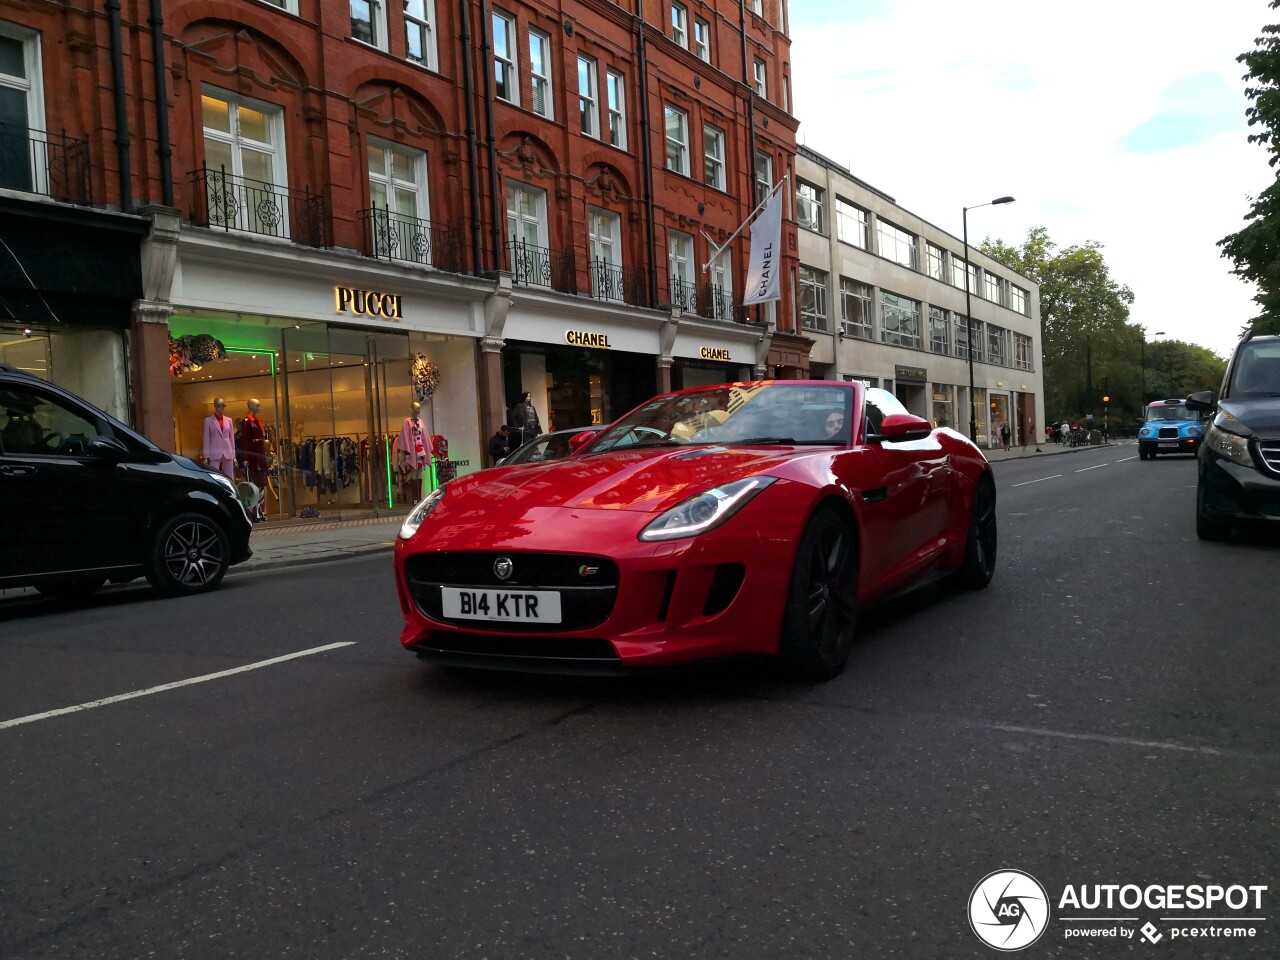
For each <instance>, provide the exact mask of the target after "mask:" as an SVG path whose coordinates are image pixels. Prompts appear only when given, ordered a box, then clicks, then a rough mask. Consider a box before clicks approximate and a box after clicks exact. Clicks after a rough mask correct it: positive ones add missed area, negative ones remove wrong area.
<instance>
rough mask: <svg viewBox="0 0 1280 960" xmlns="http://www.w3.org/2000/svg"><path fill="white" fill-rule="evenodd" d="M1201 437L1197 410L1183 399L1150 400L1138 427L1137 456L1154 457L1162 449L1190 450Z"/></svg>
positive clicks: (1202, 434) (1198, 445)
mask: <svg viewBox="0 0 1280 960" xmlns="http://www.w3.org/2000/svg"><path fill="white" fill-rule="evenodd" d="M1203 439H1204V424H1203V423H1202V422H1201V417H1200V413H1199V412H1198V411H1196V410H1194V409H1192V408H1191V407H1190V406H1189V405H1188V404H1187V403H1186V402H1185V401H1183V400H1152V401H1151V402H1150V403H1149V404H1147V409H1146V412H1145V414H1144V415H1143V421H1142V426H1141V427H1139V428H1138V457H1139V458H1140V459H1142V460H1154V459H1155V458H1156V457H1157V456H1159V455H1160V454H1162V453H1192V454H1194V453H1195V452H1196V451H1197V450H1199V449H1200V443H1201V441H1202V440H1203Z"/></svg>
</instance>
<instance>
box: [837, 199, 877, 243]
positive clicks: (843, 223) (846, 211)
mask: <svg viewBox="0 0 1280 960" xmlns="http://www.w3.org/2000/svg"><path fill="white" fill-rule="evenodd" d="M846 227H851V228H853V229H856V230H857V231H858V233H859V234H860V239H859V240H851V239H850V238H849V237H848V236H847V231H846ZM836 239H837V240H839V241H840V242H841V243H847V244H849V246H851V247H857V248H858V249H859V250H868V251H869V250H870V249H871V213H870V211H868V210H865V209H863V208H862V207H860V206H858V205H857V204H856V203H853V202H851V201H849V200H846V199H845V198H844V197H842V196H840V195H839V194H836Z"/></svg>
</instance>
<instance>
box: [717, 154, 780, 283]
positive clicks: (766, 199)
mask: <svg viewBox="0 0 1280 960" xmlns="http://www.w3.org/2000/svg"><path fill="white" fill-rule="evenodd" d="M790 179H791V174H789V173H786V174H783V176H782V179H781V180H779V181H778V182H777V183H775V184H774V185H773V188H772V189H771V190H770V191H769V192H768V193H767V194H765V197H764V199H763V200H761V201H760V202H759V203H757V204H756V208H755V209H754V210H752V211H751V212H750V213H749V214H747V219H745V220H743V221H742V223H741V224H739V226H738V229H737V230H735V231H733V234H732V235H731V236H730V237H729V239H728V240H726V241H725V242H724V243H722V244H720V245H719V246H716V242H715V241H714V240H712V239H711V237H710V235H709V234H708V233H707V231H705V230H703V231H702V235H703V236H704V237H706V238H707V242H708V243H709V244H711V246H712V248H713V249H712V251H711V258H710V259H709V260H707V262H706V263H704V264H703V265H702V272H703V273H706V272H707V269H708V268H709V267H710V266H711V263H712V261H714V260H715V258H716V257H718V256H720V254H721V253H723V252H724V251H725V249H727V248H728V246H729V244H731V243H733V241H734V240H736V239H737V238H738V234H740V233H742V231H743V230H745V229H747V225H748V224H750V223H751V221H752V220H754V219H755V218H756V215H757V214H759V213H760V211H761V210H763V209H764V208H765V206H766V205H767V204H768V203H769V201H770V200H772V199H773V195H774V194H775V193H777V192H778V191H779V190H781V189H782V185H783V184H784V183H786V182H787V181H788V180H790Z"/></svg>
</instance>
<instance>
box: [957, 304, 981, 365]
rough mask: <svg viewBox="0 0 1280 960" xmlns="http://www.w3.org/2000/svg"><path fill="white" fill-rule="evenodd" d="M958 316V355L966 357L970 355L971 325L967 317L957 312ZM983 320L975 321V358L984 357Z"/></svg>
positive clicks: (962, 357)
mask: <svg viewBox="0 0 1280 960" xmlns="http://www.w3.org/2000/svg"><path fill="white" fill-rule="evenodd" d="M955 318H956V356H957V357H960V358H961V359H965V358H967V357H968V356H969V335H970V331H969V327H968V324H967V323H966V321H965V318H964V317H962V316H960V314H958V313H957V314H955ZM982 336H983V334H982V321H981V320H975V321H973V359H974V360H981V359H982Z"/></svg>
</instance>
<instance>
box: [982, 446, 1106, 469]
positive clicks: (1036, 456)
mask: <svg viewBox="0 0 1280 960" xmlns="http://www.w3.org/2000/svg"><path fill="white" fill-rule="evenodd" d="M1122 446H1124V444H1122V443H1099V444H1097V445H1096V446H1086V447H1068V448H1067V449H1066V450H1055V451H1054V452H1053V453H1044V452H1041V453H1020V454H1015V455H1014V456H1011V457H999V458H998V459H995V460H991V459H988V460H987V462H988V463H990V464H991V465H992V466H995V465H996V464H997V463H1006V462H1008V461H1010V460H1043V459H1044V458H1045V457H1061V456H1065V455H1066V454H1069V453H1085V452H1087V451H1089V450H1118V449H1119V448H1120V447H1122Z"/></svg>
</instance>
